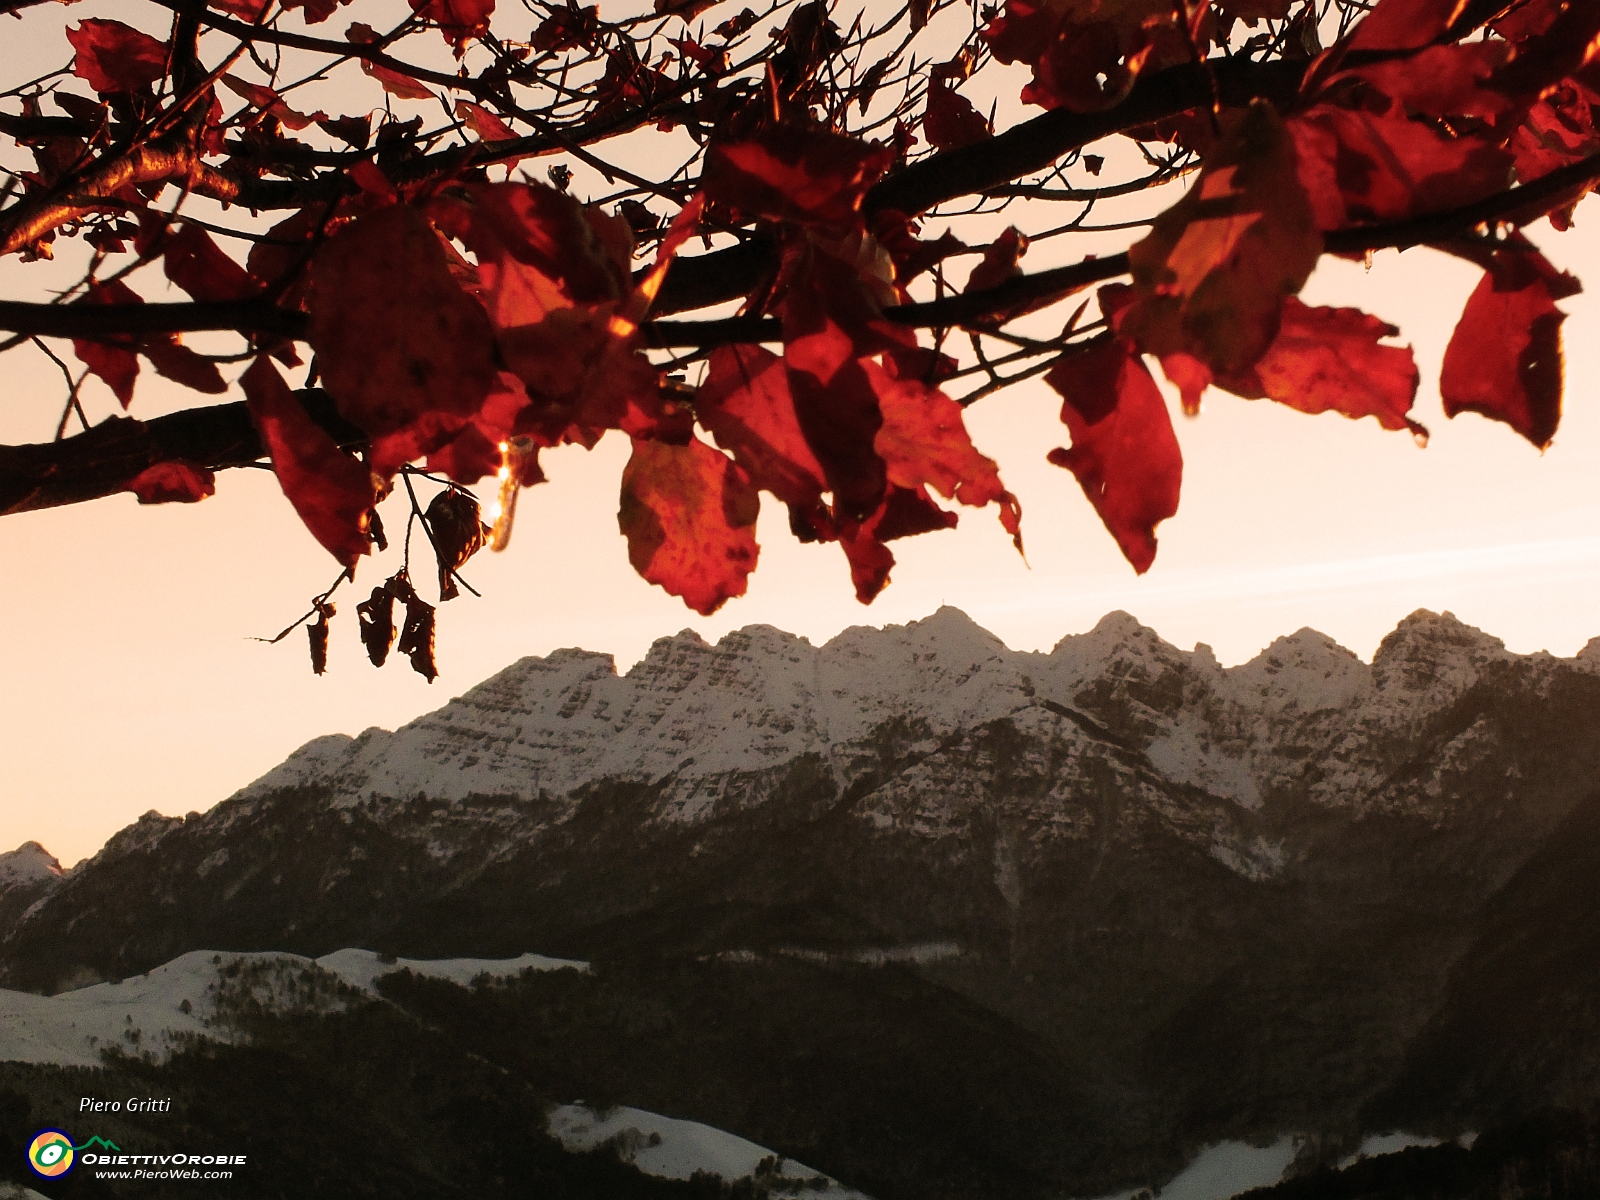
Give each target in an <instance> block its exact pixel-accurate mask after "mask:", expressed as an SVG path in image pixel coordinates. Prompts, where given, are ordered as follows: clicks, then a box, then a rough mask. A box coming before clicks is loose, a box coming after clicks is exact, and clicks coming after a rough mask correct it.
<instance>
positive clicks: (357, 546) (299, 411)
mask: <svg viewBox="0 0 1600 1200" xmlns="http://www.w3.org/2000/svg"><path fill="white" fill-rule="evenodd" d="M239 382H240V384H241V385H242V386H243V388H244V394H245V401H246V403H247V404H248V405H249V408H250V416H251V419H252V420H254V421H255V424H256V429H257V430H259V431H260V433H261V442H262V444H263V445H264V446H266V448H267V453H268V454H270V455H271V456H272V468H273V470H274V471H275V472H276V473H277V476H278V484H279V486H281V487H282V488H283V494H284V495H285V496H287V497H288V498H289V503H290V504H292V505H294V510H295V512H297V513H299V514H300V519H301V520H302V521H304V522H305V525H306V528H307V529H309V530H310V531H311V534H312V536H313V537H315V538H316V539H317V541H319V542H321V543H322V545H323V547H324V548H325V549H326V550H327V551H328V553H329V554H331V555H333V556H334V558H336V559H338V560H339V562H340V563H341V564H342V565H344V566H346V567H352V566H354V565H355V563H356V561H357V560H358V559H359V558H360V557H361V556H362V555H363V554H366V553H368V552H369V551H370V550H371V548H372V542H371V540H370V539H369V538H368V536H367V514H368V513H369V512H370V511H371V509H372V505H373V501H374V498H375V493H374V490H373V486H372V474H371V472H369V471H368V470H367V468H366V467H364V466H363V465H362V464H361V463H359V462H357V461H356V460H355V459H353V458H351V457H350V456H349V455H348V454H346V453H344V451H342V450H340V449H339V447H338V446H337V445H336V444H335V443H334V440H333V439H332V438H331V437H329V436H328V434H327V433H326V432H325V431H324V430H323V429H322V428H321V427H320V426H318V425H317V424H316V422H314V421H313V420H312V419H311V418H310V417H309V416H307V415H306V410H305V409H304V408H303V407H301V405H300V402H299V401H298V400H296V399H295V397H294V393H293V392H291V391H290V390H289V387H288V385H287V384H285V383H284V382H283V377H282V376H281V375H279V374H278V369H277V368H276V367H274V366H273V365H272V361H271V360H270V359H269V358H267V357H266V356H265V355H258V356H257V358H256V360H255V361H254V362H252V363H251V364H250V368H249V369H248V370H247V371H245V373H244V376H243V377H242V378H241V379H240V381H239Z"/></svg>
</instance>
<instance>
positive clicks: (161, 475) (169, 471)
mask: <svg viewBox="0 0 1600 1200" xmlns="http://www.w3.org/2000/svg"><path fill="white" fill-rule="evenodd" d="M125 490H127V491H130V492H132V493H133V494H134V495H135V496H137V497H139V503H140V504H172V503H177V504H194V503H196V502H198V501H200V500H204V499H205V498H206V497H207V496H214V495H216V494H217V477H216V476H215V475H213V474H212V473H211V472H210V471H208V470H207V469H206V468H205V467H199V466H196V465H195V464H194V463H191V462H186V461H185V460H183V459H181V458H177V459H173V460H171V461H170V462H161V463H156V464H155V465H154V466H152V467H146V468H145V469H144V470H143V471H140V472H139V474H137V475H135V476H134V477H133V478H132V479H130V480H129V481H128V485H127V488H126V489H125Z"/></svg>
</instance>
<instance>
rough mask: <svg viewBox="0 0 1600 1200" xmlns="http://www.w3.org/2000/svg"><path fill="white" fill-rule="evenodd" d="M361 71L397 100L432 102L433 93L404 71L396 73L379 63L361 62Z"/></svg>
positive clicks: (363, 60)
mask: <svg viewBox="0 0 1600 1200" xmlns="http://www.w3.org/2000/svg"><path fill="white" fill-rule="evenodd" d="M361 69H362V70H363V71H364V72H366V73H367V74H368V75H370V76H372V78H374V79H376V80H377V81H378V82H379V83H381V84H382V85H383V90H384V91H386V92H388V93H389V95H391V96H393V97H394V98H395V99H397V100H432V99H433V93H432V92H430V91H429V90H428V89H427V87H426V85H424V84H423V83H422V82H421V81H420V80H418V79H414V78H412V77H411V76H410V75H407V74H405V73H404V72H403V71H396V70H394V69H392V68H390V67H385V66H383V65H381V64H379V63H375V62H368V61H367V60H366V59H362V60H361Z"/></svg>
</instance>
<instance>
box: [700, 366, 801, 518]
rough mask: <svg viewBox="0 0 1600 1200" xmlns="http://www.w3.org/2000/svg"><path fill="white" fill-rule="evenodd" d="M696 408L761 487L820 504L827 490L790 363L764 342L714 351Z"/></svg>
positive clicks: (798, 502) (788, 500)
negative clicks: (804, 428)
mask: <svg viewBox="0 0 1600 1200" xmlns="http://www.w3.org/2000/svg"><path fill="white" fill-rule="evenodd" d="M695 412H696V414H697V415H698V417H699V419H700V424H701V425H703V426H704V427H705V428H706V429H707V430H708V431H709V432H710V433H711V436H712V437H713V438H715V439H716V442H717V445H719V446H721V447H722V448H723V449H724V450H726V451H728V452H729V453H731V454H732V455H733V457H734V460H735V461H736V462H738V464H739V465H740V466H741V467H743V468H744V469H745V470H746V471H747V472H748V473H749V475H750V478H751V479H752V480H753V481H754V482H755V484H756V486H757V487H760V488H763V489H765V490H766V491H769V492H771V493H772V494H773V495H774V496H776V497H777V498H778V499H780V500H782V501H783V502H784V503H785V504H791V505H799V506H802V507H805V506H809V505H812V504H815V503H816V502H817V500H818V499H819V498H820V497H821V495H822V493H823V492H824V491H825V490H826V489H827V484H826V482H825V481H824V479H823V474H822V465H821V464H820V463H819V462H817V458H816V455H815V454H813V453H812V452H811V447H810V446H809V445H807V444H806V440H805V435H804V434H803V433H802V432H801V430H800V421H799V418H797V417H796V416H795V411H794V398H793V397H792V396H791V395H790V394H789V376H788V372H787V370H786V369H785V367H784V362H783V360H782V359H781V358H779V357H778V356H777V355H776V354H773V353H772V352H771V351H770V350H766V349H763V348H762V347H760V346H719V347H718V348H717V349H716V350H714V351H712V354H711V361H710V363H709V365H708V368H707V371H706V378H705V382H704V383H702V384H701V385H700V388H699V390H698V391H697V392H696V394H695Z"/></svg>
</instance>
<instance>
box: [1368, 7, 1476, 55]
mask: <svg viewBox="0 0 1600 1200" xmlns="http://www.w3.org/2000/svg"><path fill="white" fill-rule="evenodd" d="M1461 8H1462V4H1461V0H1381V3H1379V4H1378V5H1376V6H1375V7H1374V8H1373V10H1372V11H1371V12H1370V13H1368V14H1367V16H1366V17H1364V18H1363V19H1362V21H1361V23H1360V24H1359V25H1357V26H1356V28H1355V32H1354V34H1352V35H1351V38H1350V45H1351V49H1354V50H1416V49H1419V48H1421V47H1423V46H1426V45H1427V44H1428V43H1429V42H1431V41H1433V39H1434V38H1436V37H1438V36H1439V35H1440V34H1441V33H1443V32H1444V31H1445V29H1446V28H1448V27H1449V25H1450V21H1451V19H1452V18H1453V17H1454V16H1455V15H1456V13H1457V12H1459V11H1460V9H1461Z"/></svg>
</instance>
